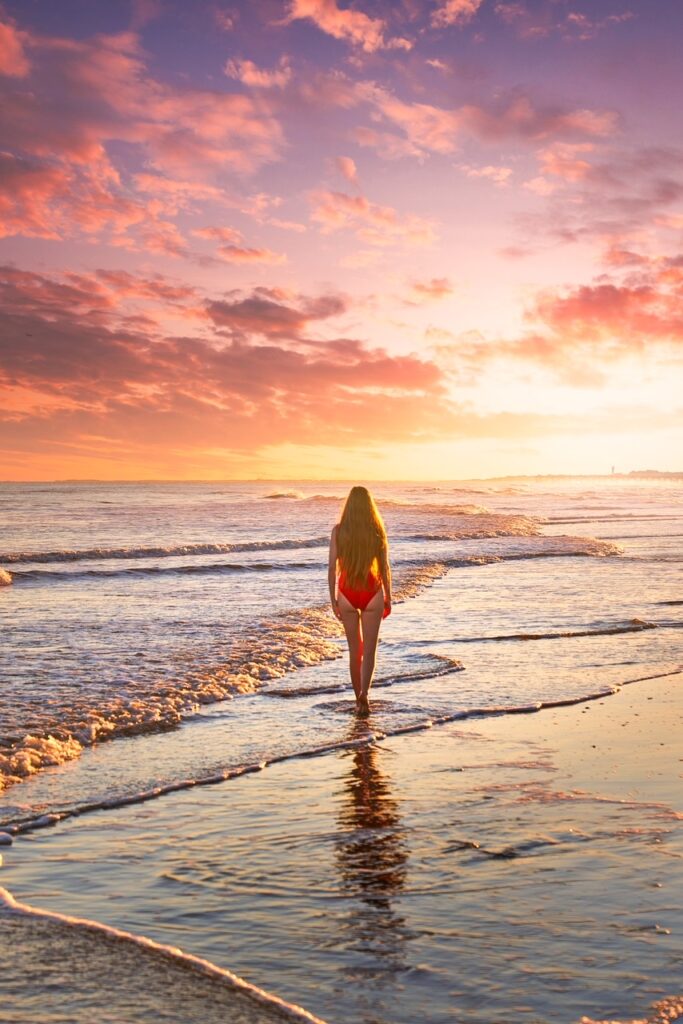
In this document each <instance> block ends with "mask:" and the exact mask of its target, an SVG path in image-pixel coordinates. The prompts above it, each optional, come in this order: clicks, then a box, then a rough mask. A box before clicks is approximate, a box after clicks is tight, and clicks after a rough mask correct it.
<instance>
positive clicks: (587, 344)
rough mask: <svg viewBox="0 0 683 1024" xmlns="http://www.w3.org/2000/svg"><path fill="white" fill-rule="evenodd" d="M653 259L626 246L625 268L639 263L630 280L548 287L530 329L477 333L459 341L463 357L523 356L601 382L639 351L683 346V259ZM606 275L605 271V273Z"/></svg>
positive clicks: (527, 318)
mask: <svg viewBox="0 0 683 1024" xmlns="http://www.w3.org/2000/svg"><path fill="white" fill-rule="evenodd" d="M679 263H680V266H679V265H677V262H676V260H673V259H671V258H668V259H663V258H660V259H655V260H651V261H648V260H647V259H646V258H644V257H642V256H640V255H639V254H637V253H628V254H626V253H622V254H621V257H620V258H617V259H615V260H614V265H615V266H619V267H631V266H632V267H637V268H638V270H637V272H636V273H637V276H636V277H635V278H634V279H633V280H632V281H629V282H626V283H623V282H619V281H606V280H604V279H602V278H601V279H599V280H598V281H597V282H596V283H593V284H587V285H579V286H576V287H569V288H564V289H557V288H548V289H544V290H541V291H540V292H539V293H538V294H537V296H536V298H535V299H534V301H533V302H532V303H531V304H530V305H529V306H528V308H527V309H526V310H525V312H524V322H525V323H526V324H528V325H529V326H528V328H527V329H525V330H524V331H522V332H521V333H520V334H519V336H518V337H516V338H511V339H510V338H497V339H495V338H494V339H489V340H486V341H483V340H481V339H476V338H475V339H474V340H473V341H472V342H471V343H463V340H462V338H461V339H460V340H459V342H458V345H457V352H458V356H459V358H460V359H461V360H462V361H463V362H464V363H466V364H467V365H469V366H471V367H479V368H480V369H481V368H483V367H484V366H485V365H486V364H487V363H489V362H490V361H491V360H496V359H504V360H513V361H523V362H527V363H529V364H530V365H534V366H536V367H539V368H542V369H545V370H547V371H549V372H550V373H551V374H552V375H553V376H554V377H556V378H557V379H559V380H560V381H562V382H563V383H565V384H569V385H572V386H577V387H600V386H602V385H604V384H605V383H606V382H607V381H608V379H609V373H610V367H611V366H612V365H613V364H615V363H617V362H619V361H620V360H623V359H626V358H628V357H630V356H633V355H644V354H646V353H647V355H648V358H649V360H650V362H651V364H652V365H654V362H655V361H656V359H657V357H661V358H667V354H668V353H672V352H678V353H680V352H681V350H683V287H682V285H683V258H681V259H680V260H679ZM603 278H604V275H603Z"/></svg>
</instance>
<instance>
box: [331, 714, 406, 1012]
mask: <svg viewBox="0 0 683 1024" xmlns="http://www.w3.org/2000/svg"><path fill="white" fill-rule="evenodd" d="M367 735H368V727H367V724H365V723H362V722H356V723H355V724H354V728H353V730H352V734H351V738H352V739H362V738H363V737H365V736H367ZM349 756H350V758H351V759H352V767H351V770H350V771H349V773H348V775H347V776H346V778H345V780H344V791H343V794H342V804H341V811H340V815H339V826H340V828H339V833H338V835H337V838H336V845H337V853H336V859H337V863H338V866H339V872H340V882H341V890H342V893H343V894H344V895H345V896H347V897H348V898H349V900H350V901H351V902H350V907H349V910H348V913H347V916H346V918H345V921H344V922H343V926H344V927H345V929H346V930H347V942H348V946H347V948H348V949H349V950H352V951H354V952H356V953H360V954H361V957H362V959H361V961H360V963H356V964H354V966H352V967H350V968H348V969H347V973H348V974H349V975H350V976H351V977H352V978H353V979H354V981H355V982H356V983H360V984H362V985H364V986H367V988H368V990H369V991H368V992H367V993H366V995H368V996H370V995H371V994H372V992H373V991H377V990H379V989H382V988H385V987H386V986H387V985H388V984H392V983H394V984H395V978H396V975H397V974H398V973H399V972H400V971H403V970H405V969H406V967H407V962H406V958H405V946H406V942H407V940H408V939H409V938H410V932H409V930H408V928H407V927H406V923H405V919H404V918H403V916H402V915H401V914H400V913H399V912H398V911H397V909H396V908H395V906H394V904H395V902H396V900H397V897H400V895H401V893H402V891H403V889H404V886H405V881H406V873H407V871H406V868H407V862H408V850H407V846H406V840H405V833H404V830H403V826H402V822H401V818H400V814H399V805H398V802H397V801H396V799H395V798H394V797H393V795H392V792H391V787H390V779H389V777H388V776H387V775H386V774H384V773H383V772H382V771H381V769H380V767H379V760H380V757H381V752H380V751H379V750H378V748H377V747H376V746H374V745H372V746H367V747H360V748H358V749H357V750H354V751H353V752H352V753H351V754H350V755H349ZM378 1009H380V1007H378V1006H376V1005H374V1006H373V1011H375V1013H376V1011H377V1010H378ZM373 1020H379V1018H377V1017H375V1016H373Z"/></svg>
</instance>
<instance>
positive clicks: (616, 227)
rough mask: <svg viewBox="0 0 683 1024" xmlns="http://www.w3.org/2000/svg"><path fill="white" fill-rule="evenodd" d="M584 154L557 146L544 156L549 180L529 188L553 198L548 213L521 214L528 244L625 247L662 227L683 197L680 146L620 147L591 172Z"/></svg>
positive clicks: (533, 182) (596, 161)
mask: <svg viewBox="0 0 683 1024" xmlns="http://www.w3.org/2000/svg"><path fill="white" fill-rule="evenodd" d="M578 152H580V151H579V150H578V149H577V147H570V148H569V149H564V148H563V147H557V146H554V147H552V148H551V149H549V150H547V151H541V152H540V154H539V159H540V160H541V162H542V166H544V168H545V170H546V172H547V174H548V177H545V176H543V175H540V176H538V178H536V179H532V180H530V181H528V182H524V183H523V184H524V187H525V188H529V189H531V190H532V191H536V192H537V193H538V194H540V195H547V196H548V197H549V198H548V202H547V203H546V204H545V207H546V208H545V209H543V210H542V211H539V212H525V213H520V214H517V216H516V218H515V220H516V223H517V227H518V230H519V231H520V232H521V234H522V236H523V238H524V241H525V243H526V242H528V241H529V240H531V239H550V240H551V241H552V242H555V243H557V242H560V243H563V244H567V243H574V242H579V241H597V242H599V243H600V245H601V246H606V247H608V248H609V247H610V246H611V245H612V244H615V243H616V244H619V245H623V243H624V241H625V240H628V239H629V238H631V237H633V238H635V239H636V240H638V239H640V237H641V235H642V233H643V232H644V231H648V230H651V229H652V228H653V227H656V226H658V225H659V224H660V223H662V218H663V217H664V218H666V217H667V216H668V212H667V208H669V207H671V206H673V205H674V204H677V203H679V202H680V201H681V199H682V198H683V176H681V173H680V164H681V153H680V151H679V150H678V149H677V148H676V147H673V146H670V147H664V146H645V147H640V148H634V149H633V150H630V151H629V150H624V149H616V148H615V149H613V150H612V151H611V152H610V154H609V156H608V157H607V158H605V157H602V158H597V157H596V159H594V160H592V161H591V162H590V167H583V166H582V165H583V163H584V161H583V160H582V159H581V158H580V157H579V156H578V155H577V154H578ZM585 162H586V163H588V161H585ZM551 175H552V176H553V177H554V178H555V180H556V182H557V186H556V185H555V183H554V182H553V181H552V180H551ZM560 185H561V186H562V188H561V190H559V187H558V186H560ZM555 192H557V195H553V193H555ZM672 226H673V225H672Z"/></svg>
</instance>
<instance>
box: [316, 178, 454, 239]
mask: <svg viewBox="0 0 683 1024" xmlns="http://www.w3.org/2000/svg"><path fill="white" fill-rule="evenodd" d="M311 202H312V212H311V219H312V220H313V221H314V222H316V223H317V224H319V225H320V230H321V231H322V232H323V234H330V233H332V232H334V231H339V230H352V231H354V233H355V235H356V237H357V238H358V239H360V240H361V241H362V242H365V243H366V244H368V245H376V246H389V245H395V244H398V243H406V244H408V245H426V244H428V243H429V242H432V241H433V240H434V238H435V229H434V224H433V222H432V221H429V220H425V219H424V218H422V217H417V216H415V215H414V214H407V215H403V216H401V215H399V214H398V212H397V211H396V210H395V209H394V208H393V207H392V206H380V205H378V204H377V203H372V202H370V200H369V199H366V197H365V196H363V195H356V196H350V195H348V194H347V193H346V192H334V191H326V190H320V191H318V192H314V193H312V195H311Z"/></svg>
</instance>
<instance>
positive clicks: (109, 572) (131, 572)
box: [14, 562, 317, 583]
mask: <svg viewBox="0 0 683 1024" xmlns="http://www.w3.org/2000/svg"><path fill="white" fill-rule="evenodd" d="M316 564H317V563H311V562H210V563H208V564H206V563H205V564H200V565H145V566H137V565H136V566H128V567H126V568H125V569H77V570H72V569H15V570H14V579H15V581H16V582H17V583H21V582H22V581H31V580H48V579H51V580H58V581H59V580H61V581H69V580H74V579H110V578H112V577H119V576H158V575H159V574H161V573H163V574H164V575H171V574H175V575H180V576H205V575H219V574H223V573H228V574H230V573H243V572H272V571H274V570H275V571H283V572H286V571H290V570H295V569H310V568H311V566H312V565H313V566H315V565H316Z"/></svg>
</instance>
